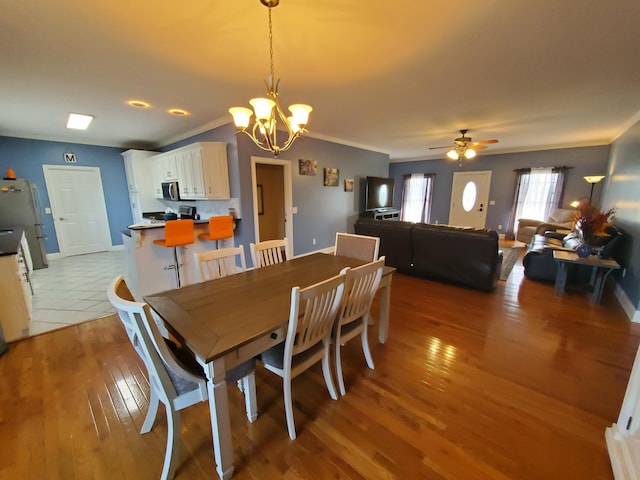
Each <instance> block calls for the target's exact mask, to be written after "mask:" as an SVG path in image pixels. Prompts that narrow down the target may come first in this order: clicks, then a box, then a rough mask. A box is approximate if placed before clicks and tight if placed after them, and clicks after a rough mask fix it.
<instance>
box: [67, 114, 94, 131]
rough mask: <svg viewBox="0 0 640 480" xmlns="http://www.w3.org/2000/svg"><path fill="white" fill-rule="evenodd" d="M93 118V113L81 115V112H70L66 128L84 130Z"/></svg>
mask: <svg viewBox="0 0 640 480" xmlns="http://www.w3.org/2000/svg"><path fill="white" fill-rule="evenodd" d="M91 120H93V115H83V114H82V113H70V114H69V119H68V120H67V128H74V129H76V130H86V129H87V127H88V126H89V124H90V123H91Z"/></svg>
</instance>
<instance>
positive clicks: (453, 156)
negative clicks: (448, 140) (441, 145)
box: [447, 149, 460, 160]
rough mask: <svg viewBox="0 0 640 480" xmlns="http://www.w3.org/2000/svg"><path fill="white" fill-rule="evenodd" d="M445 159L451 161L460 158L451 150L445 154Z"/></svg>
mask: <svg viewBox="0 0 640 480" xmlns="http://www.w3.org/2000/svg"><path fill="white" fill-rule="evenodd" d="M447 157H449V158H450V159H451V160H458V158H460V155H458V152H456V151H455V149H451V150H449V151H448V152H447Z"/></svg>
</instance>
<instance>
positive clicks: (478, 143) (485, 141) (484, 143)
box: [472, 138, 498, 145]
mask: <svg viewBox="0 0 640 480" xmlns="http://www.w3.org/2000/svg"><path fill="white" fill-rule="evenodd" d="M489 143H498V140H496V139H495V138H494V139H493V140H480V141H478V142H473V143H472V145H488V144H489Z"/></svg>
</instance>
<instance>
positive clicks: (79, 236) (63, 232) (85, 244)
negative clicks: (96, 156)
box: [42, 165, 111, 257]
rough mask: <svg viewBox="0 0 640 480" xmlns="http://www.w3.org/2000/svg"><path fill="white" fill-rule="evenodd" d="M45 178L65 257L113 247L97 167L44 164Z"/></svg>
mask: <svg viewBox="0 0 640 480" xmlns="http://www.w3.org/2000/svg"><path fill="white" fill-rule="evenodd" d="M42 168H43V170H44V180H45V184H46V185H47V190H48V193H49V203H50V205H51V213H52V215H53V223H54V225H55V230H56V238H57V239H58V246H59V247H60V254H61V255H62V256H64V257H66V256H71V255H83V254H86V253H96V252H104V251H106V250H109V249H110V248H111V233H110V231H109V219H108V217H107V207H106V204H105V201H104V192H103V190H102V179H101V177H100V169H99V168H98V167H70V166H63V165H60V166H58V165H43V166H42Z"/></svg>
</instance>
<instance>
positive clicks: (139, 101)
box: [127, 100, 151, 108]
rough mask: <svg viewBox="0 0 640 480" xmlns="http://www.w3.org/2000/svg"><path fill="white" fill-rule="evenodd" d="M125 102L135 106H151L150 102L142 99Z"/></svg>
mask: <svg viewBox="0 0 640 480" xmlns="http://www.w3.org/2000/svg"><path fill="white" fill-rule="evenodd" d="M127 103H128V104H129V105H131V106H132V107H136V108H149V107H150V106H151V105H150V104H148V103H147V102H144V101H142V100H129V101H128V102H127Z"/></svg>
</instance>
